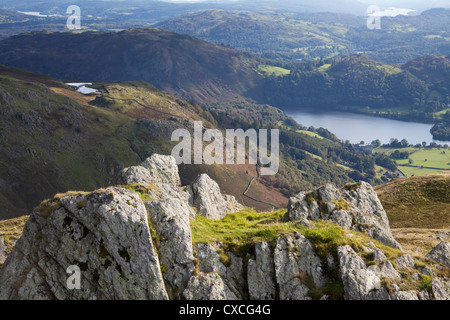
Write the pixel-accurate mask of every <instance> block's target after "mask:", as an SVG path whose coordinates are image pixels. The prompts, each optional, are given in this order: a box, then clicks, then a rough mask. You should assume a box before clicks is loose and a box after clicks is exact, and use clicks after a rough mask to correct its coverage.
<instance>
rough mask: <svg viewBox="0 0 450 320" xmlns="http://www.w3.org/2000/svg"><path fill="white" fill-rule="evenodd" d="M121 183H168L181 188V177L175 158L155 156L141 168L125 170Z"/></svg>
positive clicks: (135, 167)
mask: <svg viewBox="0 0 450 320" xmlns="http://www.w3.org/2000/svg"><path fill="white" fill-rule="evenodd" d="M119 178H120V181H119V183H124V184H130V183H145V184H149V183H155V182H159V183H168V184H173V185H175V186H180V185H181V181H180V176H179V174H178V166H177V163H176V161H175V158H174V157H172V156H163V155H159V154H153V155H152V156H151V157H149V158H147V159H145V160H144V161H143V162H142V163H141V164H140V165H139V166H134V167H130V168H125V169H123V170H122V172H121V174H120V177H119Z"/></svg>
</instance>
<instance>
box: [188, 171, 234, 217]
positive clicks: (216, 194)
mask: <svg viewBox="0 0 450 320" xmlns="http://www.w3.org/2000/svg"><path fill="white" fill-rule="evenodd" d="M192 191H193V194H194V201H193V203H194V206H195V207H196V208H197V209H198V212H197V214H200V215H202V216H205V217H206V218H208V219H211V220H221V219H223V218H224V217H225V216H226V215H227V203H226V201H225V199H224V198H223V196H222V194H221V193H220V188H219V185H218V184H217V182H215V181H214V180H212V179H211V178H210V177H209V176H208V175H207V174H205V173H203V174H201V175H199V176H198V177H197V179H196V180H195V181H194V184H193V185H192Z"/></svg>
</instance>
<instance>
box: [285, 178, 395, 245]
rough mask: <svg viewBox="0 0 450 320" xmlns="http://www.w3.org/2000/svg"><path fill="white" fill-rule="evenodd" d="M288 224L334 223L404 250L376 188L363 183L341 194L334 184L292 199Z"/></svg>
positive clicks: (343, 190)
mask: <svg viewBox="0 0 450 320" xmlns="http://www.w3.org/2000/svg"><path fill="white" fill-rule="evenodd" d="M284 219H285V221H295V220H303V219H311V220H313V221H315V220H319V219H323V220H331V221H334V222H335V223H337V224H338V225H340V226H341V227H343V228H346V229H351V230H357V231H361V232H364V233H366V234H367V235H368V236H370V237H372V238H374V239H376V240H378V241H380V242H382V243H384V244H386V245H388V246H391V247H393V248H398V249H401V245H400V244H399V243H398V242H397V241H396V240H395V239H394V237H393V236H392V233H391V229H390V227H389V221H388V218H387V214H386V212H385V211H384V209H383V206H382V205H381V202H380V200H379V199H378V197H377V194H376V193H375V191H374V190H373V188H372V186H371V185H370V184H368V183H367V182H364V181H361V182H359V183H358V184H357V185H349V186H348V187H346V188H344V189H341V190H338V189H336V187H334V186H333V185H331V184H327V185H325V186H324V187H322V188H320V189H318V190H315V191H313V192H310V193H306V192H301V193H299V194H297V195H296V196H294V197H292V198H290V199H289V203H288V212H287V213H286V215H285V217H284Z"/></svg>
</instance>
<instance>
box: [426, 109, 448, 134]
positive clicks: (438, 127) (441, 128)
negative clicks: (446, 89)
mask: <svg viewBox="0 0 450 320" xmlns="http://www.w3.org/2000/svg"><path fill="white" fill-rule="evenodd" d="M430 132H431V134H432V135H433V139H436V140H442V141H450V111H447V112H446V113H445V116H444V119H443V120H442V121H440V122H438V123H436V124H435V125H434V126H433V128H431V130H430Z"/></svg>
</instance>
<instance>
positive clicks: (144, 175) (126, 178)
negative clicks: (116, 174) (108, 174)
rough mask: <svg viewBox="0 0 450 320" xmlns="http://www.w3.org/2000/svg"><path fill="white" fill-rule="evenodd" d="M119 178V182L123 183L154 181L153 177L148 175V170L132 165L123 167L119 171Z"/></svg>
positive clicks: (148, 182)
mask: <svg viewBox="0 0 450 320" xmlns="http://www.w3.org/2000/svg"><path fill="white" fill-rule="evenodd" d="M120 179H121V180H120V183H124V184H132V183H142V184H150V183H153V182H154V181H155V180H154V178H153V177H152V176H151V175H150V172H149V171H148V170H147V169H146V168H144V167H142V166H132V167H129V168H125V169H123V170H122V172H121V173H120Z"/></svg>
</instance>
